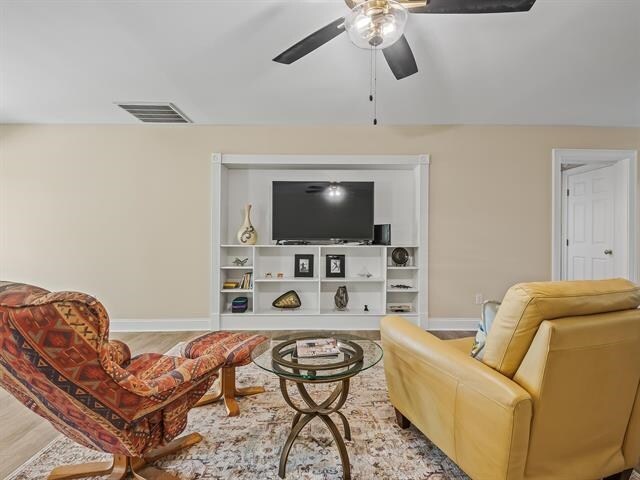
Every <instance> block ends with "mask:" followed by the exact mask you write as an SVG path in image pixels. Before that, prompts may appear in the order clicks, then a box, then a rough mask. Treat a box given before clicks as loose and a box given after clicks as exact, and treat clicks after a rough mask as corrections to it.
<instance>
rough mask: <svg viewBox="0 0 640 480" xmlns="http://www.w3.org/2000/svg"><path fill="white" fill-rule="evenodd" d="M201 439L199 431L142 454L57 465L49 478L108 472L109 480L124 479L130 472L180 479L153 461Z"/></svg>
mask: <svg viewBox="0 0 640 480" xmlns="http://www.w3.org/2000/svg"><path fill="white" fill-rule="evenodd" d="M201 440H202V436H201V435H200V434H199V433H191V434H189V435H185V436H184V437H179V438H176V439H175V440H173V441H172V442H170V443H168V444H166V445H164V446H162V447H159V448H157V449H155V450H152V451H151V452H149V453H148V454H147V455H144V456H143V457H127V456H125V455H114V456H113V459H112V460H111V461H108V462H92V463H84V464H80V465H65V466H62V467H57V468H54V469H53V470H52V471H51V473H50V474H49V476H48V477H47V479H48V480H67V479H71V478H84V477H96V476H101V475H109V477H107V480H123V479H125V478H126V477H127V474H128V473H129V472H131V474H132V475H133V478H135V479H137V480H179V477H176V476H175V475H172V474H170V473H167V472H164V471H162V470H158V469H157V468H155V467H153V466H151V465H150V464H151V463H152V462H155V461H156V460H158V459H160V458H162V457H166V456H168V455H171V454H173V453H175V452H177V451H179V450H183V449H185V448H189V447H191V446H192V445H195V444H196V443H198V442H200V441H201Z"/></svg>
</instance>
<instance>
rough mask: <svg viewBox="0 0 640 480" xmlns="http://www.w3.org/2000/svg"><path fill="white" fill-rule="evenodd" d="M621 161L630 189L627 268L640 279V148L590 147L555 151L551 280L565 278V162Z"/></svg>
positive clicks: (600, 162)
mask: <svg viewBox="0 0 640 480" xmlns="http://www.w3.org/2000/svg"><path fill="white" fill-rule="evenodd" d="M618 162H621V163H622V165H623V168H624V170H625V175H626V177H627V180H628V182H629V183H628V188H627V222H628V228H627V239H626V240H627V242H626V243H627V249H628V251H627V263H628V266H627V271H628V272H629V280H631V281H632V282H637V281H638V278H637V274H638V267H637V255H636V250H637V247H638V246H637V243H636V238H637V228H638V222H637V218H636V212H637V207H636V205H637V203H636V202H637V184H638V152H637V150H590V149H559V148H554V149H553V150H552V173H551V182H552V189H551V209H552V210H551V279H552V280H561V279H562V264H563V261H564V259H563V257H564V255H563V252H564V246H563V242H562V233H563V220H564V217H565V215H566V214H563V206H564V204H565V202H564V200H565V198H564V197H565V195H563V194H564V188H563V181H562V180H563V179H562V177H563V176H562V165H563V164H567V163H582V164H586V165H600V164H604V163H618Z"/></svg>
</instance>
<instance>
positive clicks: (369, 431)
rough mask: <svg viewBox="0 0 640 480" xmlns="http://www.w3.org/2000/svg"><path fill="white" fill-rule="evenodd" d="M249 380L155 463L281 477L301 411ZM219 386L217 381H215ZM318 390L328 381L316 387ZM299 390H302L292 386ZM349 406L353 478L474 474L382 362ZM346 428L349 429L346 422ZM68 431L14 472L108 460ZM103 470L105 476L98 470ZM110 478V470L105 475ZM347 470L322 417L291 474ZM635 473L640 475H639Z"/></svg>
mask: <svg viewBox="0 0 640 480" xmlns="http://www.w3.org/2000/svg"><path fill="white" fill-rule="evenodd" d="M238 383H239V384H240V385H241V386H249V385H264V386H265V387H266V389H267V392H266V393H263V394H261V395H257V396H254V397H247V398H242V399H240V400H239V404H240V412H241V413H240V416H238V417H233V418H229V417H227V416H226V411H225V409H224V406H223V405H222V404H221V403H217V404H214V405H209V406H206V407H202V408H196V409H194V410H192V411H191V413H190V414H189V426H188V427H187V430H186V431H185V433H189V432H195V431H197V432H200V433H201V434H202V435H203V437H204V440H203V441H202V442H201V443H199V444H198V445H196V446H194V447H191V448H190V449H188V450H185V451H182V452H180V453H179V454H178V455H176V456H173V457H168V458H167V459H164V460H163V461H158V462H157V463H156V464H155V465H156V466H157V467H159V468H162V469H164V470H166V471H168V472H172V473H174V474H176V475H178V476H179V477H180V478H181V479H183V480H196V479H197V480H200V479H207V480H223V479H233V480H267V479H274V480H276V479H278V478H279V477H278V461H279V455H280V448H281V447H282V445H283V444H284V442H285V439H286V437H287V435H288V433H289V426H290V423H291V420H292V418H293V411H292V410H291V409H290V408H289V407H288V406H287V405H286V404H285V402H284V400H283V399H282V396H281V393H280V389H279V386H278V382H277V379H276V377H275V375H272V374H270V373H267V372H264V371H262V370H260V369H259V368H258V367H256V366H254V365H249V366H246V367H243V368H241V369H240V370H239V372H238ZM214 388H215V386H214ZM316 390H317V392H318V394H319V395H318V398H319V397H320V396H322V395H320V394H321V393H322V392H327V391H328V389H327V387H326V386H318V388H317V389H316ZM291 393H292V397H293V398H294V399H296V395H295V394H294V393H293V391H291ZM342 412H343V413H344V414H345V415H346V416H347V418H348V419H349V422H350V424H351V433H352V440H351V441H347V442H346V444H347V449H348V451H349V457H350V460H351V466H352V478H353V480H364V479H366V480H372V479H375V480H391V479H394V480H468V477H467V476H466V475H465V474H464V473H463V472H462V471H461V470H460V469H459V468H458V467H457V466H456V465H455V464H454V463H453V462H452V461H451V460H449V459H448V458H447V457H446V456H445V455H444V454H443V453H442V452H441V451H440V450H439V449H438V448H437V447H436V446H434V445H433V444H432V443H431V442H429V440H427V439H426V438H425V437H424V435H422V434H421V433H420V432H419V431H418V430H416V429H415V428H414V427H411V428H409V429H407V430H401V429H400V428H399V427H398V426H397V425H396V423H395V416H394V411H393V408H392V407H391V404H390V403H389V401H388V399H387V392H386V386H385V381H384V371H383V368H382V365H377V366H376V367H374V368H372V369H369V370H367V371H365V372H363V373H361V374H360V375H358V376H356V377H355V378H353V379H352V382H351V388H350V394H349V399H348V400H347V403H346V404H345V406H344V408H343V409H342ZM337 424H338V426H339V427H338V428H340V429H341V431H342V426H341V425H340V422H337ZM106 458H107V456H105V455H103V454H100V453H97V452H94V451H92V450H88V449H86V448H84V447H81V446H79V445H77V444H75V443H74V442H72V441H70V440H68V439H66V438H65V437H63V436H60V437H58V438H57V439H56V440H54V441H53V442H52V443H51V444H50V445H49V446H48V447H46V448H45V449H44V450H42V451H41V452H40V453H39V454H37V455H36V456H34V457H33V458H32V459H31V460H29V461H28V462H27V463H26V464H25V465H23V466H22V467H21V468H20V469H19V470H18V471H16V472H15V473H14V474H13V475H11V476H10V477H9V479H11V480H33V479H43V478H46V476H47V474H48V473H49V471H50V470H51V469H52V468H53V467H55V466H58V465H63V464H73V463H82V462H88V461H96V460H104V459H106ZM96 478H100V477H96ZM101 478H104V477H101ZM341 478H342V467H341V466H340V460H339V457H338V453H337V450H336V448H335V446H334V445H333V444H332V439H331V436H330V434H329V432H328V430H327V429H326V427H325V426H324V424H323V423H322V422H321V421H320V420H318V419H314V420H313V421H312V422H311V423H310V424H309V425H307V426H306V427H305V430H303V432H302V433H301V435H300V436H299V437H298V440H297V441H296V443H295V444H294V447H293V449H292V451H291V454H290V455H289V462H288V464H287V479H291V480H329V479H331V480H334V479H341ZM632 480H640V475H637V474H636V475H635V476H633V477H632Z"/></svg>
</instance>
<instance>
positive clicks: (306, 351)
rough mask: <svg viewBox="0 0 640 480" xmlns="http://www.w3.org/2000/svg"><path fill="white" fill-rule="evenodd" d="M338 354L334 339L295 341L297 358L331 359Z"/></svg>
mask: <svg viewBox="0 0 640 480" xmlns="http://www.w3.org/2000/svg"><path fill="white" fill-rule="evenodd" d="M339 354H340V349H339V348H338V341H337V340H336V339H335V338H310V339H305V340H298V341H296V356H297V357H298V358H314V357H333V356H336V355H339Z"/></svg>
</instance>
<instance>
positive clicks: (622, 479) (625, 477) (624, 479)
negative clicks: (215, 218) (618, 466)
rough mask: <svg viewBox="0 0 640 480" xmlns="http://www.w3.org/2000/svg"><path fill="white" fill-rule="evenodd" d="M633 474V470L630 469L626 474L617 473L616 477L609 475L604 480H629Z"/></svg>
mask: <svg viewBox="0 0 640 480" xmlns="http://www.w3.org/2000/svg"><path fill="white" fill-rule="evenodd" d="M632 473H633V468H630V469H629V470H625V471H624V472H620V473H616V474H615V475H609V476H608V477H606V478H604V479H603V480H629V479H630V478H631V474H632Z"/></svg>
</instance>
